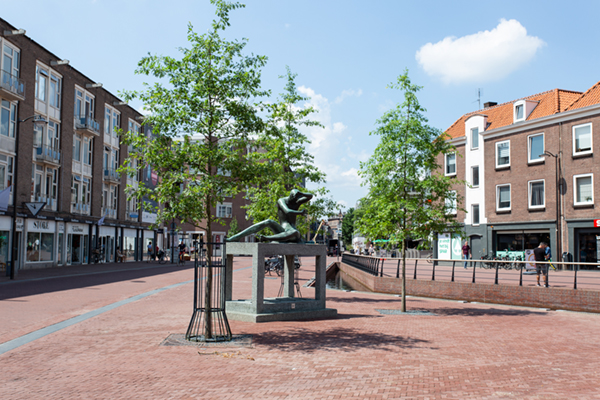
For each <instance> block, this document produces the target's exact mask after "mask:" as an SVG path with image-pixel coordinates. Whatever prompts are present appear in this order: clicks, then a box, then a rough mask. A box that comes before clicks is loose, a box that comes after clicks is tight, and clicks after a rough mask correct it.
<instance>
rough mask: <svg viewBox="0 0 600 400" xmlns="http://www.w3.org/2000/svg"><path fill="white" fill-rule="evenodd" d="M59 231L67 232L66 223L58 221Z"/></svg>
mask: <svg viewBox="0 0 600 400" xmlns="http://www.w3.org/2000/svg"><path fill="white" fill-rule="evenodd" d="M58 233H65V224H64V223H62V222H59V223H58Z"/></svg>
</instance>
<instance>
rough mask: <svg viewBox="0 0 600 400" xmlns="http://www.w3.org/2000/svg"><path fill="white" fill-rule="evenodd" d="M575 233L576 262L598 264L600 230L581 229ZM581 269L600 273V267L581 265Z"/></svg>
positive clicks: (599, 257)
mask: <svg viewBox="0 0 600 400" xmlns="http://www.w3.org/2000/svg"><path fill="white" fill-rule="evenodd" d="M574 233H575V235H574V236H575V243H574V244H575V246H574V247H575V248H574V250H575V252H574V253H575V254H574V261H579V262H582V263H594V264H598V260H600V228H579V229H575V230H574ZM579 269H587V270H597V271H600V265H589V264H580V265H579Z"/></svg>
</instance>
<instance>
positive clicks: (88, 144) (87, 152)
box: [83, 137, 94, 165]
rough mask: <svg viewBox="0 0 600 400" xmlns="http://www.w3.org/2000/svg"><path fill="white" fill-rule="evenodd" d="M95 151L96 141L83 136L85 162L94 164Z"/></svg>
mask: <svg viewBox="0 0 600 400" xmlns="http://www.w3.org/2000/svg"><path fill="white" fill-rule="evenodd" d="M93 152H94V141H93V140H92V139H91V138H88V137H84V138H83V163H84V164H86V165H92V154H93Z"/></svg>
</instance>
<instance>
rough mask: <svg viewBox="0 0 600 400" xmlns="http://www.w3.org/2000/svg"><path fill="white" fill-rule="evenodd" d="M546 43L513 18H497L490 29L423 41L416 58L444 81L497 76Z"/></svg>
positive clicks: (533, 53) (464, 80) (513, 68)
mask: <svg viewBox="0 0 600 400" xmlns="http://www.w3.org/2000/svg"><path fill="white" fill-rule="evenodd" d="M545 44H546V43H545V42H544V41H543V40H541V39H540V38H538V37H536V36H529V35H527V29H525V27H524V26H523V25H521V23H520V22H519V21H517V20H515V19H511V20H508V21H507V20H505V19H501V20H500V23H499V24H498V26H497V27H495V28H494V29H492V30H491V31H482V32H477V33H475V34H472V35H467V36H463V37H460V38H456V37H446V38H444V39H443V40H441V41H439V42H437V43H427V44H426V45H424V46H423V47H421V48H420V49H419V51H417V54H416V59H417V61H418V62H419V64H420V65H421V67H422V68H423V69H424V70H425V72H427V74H429V75H431V76H436V77H439V78H441V79H442V81H443V82H444V83H463V82H482V81H490V80H498V79H501V78H504V77H505V76H507V75H508V74H510V73H511V72H513V71H516V70H517V69H519V68H521V67H522V66H523V65H525V64H526V63H528V62H529V61H530V60H531V59H532V58H533V56H534V55H535V53H536V52H537V51H538V50H539V49H540V48H541V47H542V46H544V45H545Z"/></svg>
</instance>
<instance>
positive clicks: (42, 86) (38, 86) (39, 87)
mask: <svg viewBox="0 0 600 400" xmlns="http://www.w3.org/2000/svg"><path fill="white" fill-rule="evenodd" d="M48 77H49V74H48V70H47V69H46V68H42V67H40V66H39V65H38V66H37V67H36V68H35V97H36V99H38V100H40V101H42V102H44V103H45V102H46V90H47V86H48Z"/></svg>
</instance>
